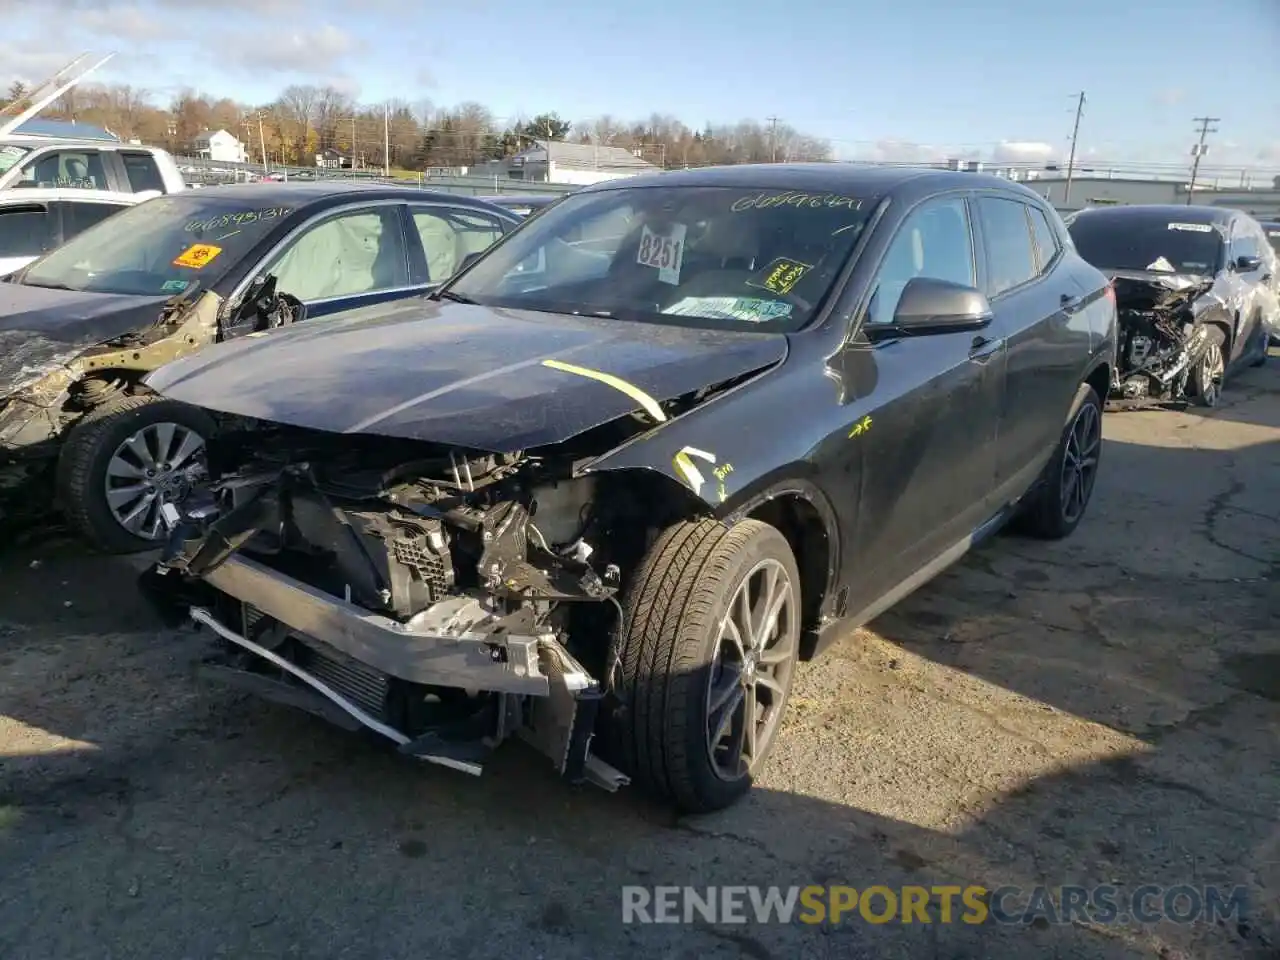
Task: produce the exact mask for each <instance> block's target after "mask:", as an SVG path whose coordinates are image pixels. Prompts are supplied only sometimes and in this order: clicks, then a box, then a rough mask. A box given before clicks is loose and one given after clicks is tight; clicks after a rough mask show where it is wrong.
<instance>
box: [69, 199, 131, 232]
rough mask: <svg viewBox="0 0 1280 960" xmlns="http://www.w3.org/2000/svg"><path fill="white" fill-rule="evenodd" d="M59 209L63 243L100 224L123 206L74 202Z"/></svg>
mask: <svg viewBox="0 0 1280 960" xmlns="http://www.w3.org/2000/svg"><path fill="white" fill-rule="evenodd" d="M61 207H62V239H63V242H66V241H67V240H70V239H71V238H72V237H74V236H75V235H76V234H78V233H84V231H86V230H88V229H89V228H90V227H92V226H93V225H94V224H98V223H101V222H102V221H103V220H105V219H107V217H109V216H111V215H112V214H115V213H119V212H120V211H121V210H123V209H124V206H123V205H122V204H119V203H89V202H80V201H74V200H73V201H71V202H69V203H64V204H61Z"/></svg>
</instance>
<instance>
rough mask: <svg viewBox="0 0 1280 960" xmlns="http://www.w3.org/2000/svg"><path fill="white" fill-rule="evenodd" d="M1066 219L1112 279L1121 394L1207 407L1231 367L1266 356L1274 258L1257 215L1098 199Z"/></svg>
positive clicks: (1116, 392)
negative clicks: (1117, 318) (1108, 202)
mask: <svg viewBox="0 0 1280 960" xmlns="http://www.w3.org/2000/svg"><path fill="white" fill-rule="evenodd" d="M1069 229H1070V232H1071V238H1072V240H1073V241H1074V243H1075V245H1076V249H1077V250H1078V251H1079V253H1080V255H1081V256H1082V257H1084V258H1085V259H1086V260H1088V261H1089V262H1090V263H1092V264H1093V265H1094V266H1096V267H1098V268H1099V269H1100V270H1102V271H1103V272H1104V273H1105V274H1107V275H1108V276H1109V277H1111V278H1112V282H1113V284H1114V287H1115V296H1116V304H1117V307H1118V309H1119V315H1120V343H1119V354H1118V361H1119V362H1118V363H1117V364H1116V381H1115V383H1114V384H1113V389H1112V396H1113V398H1114V399H1115V400H1117V401H1120V402H1122V403H1135V402H1136V403H1147V402H1152V401H1156V402H1164V401H1171V400H1184V399H1189V400H1192V401H1193V402H1195V403H1198V404H1201V405H1203V406H1208V407H1211V406H1214V405H1215V404H1217V402H1218V398H1219V397H1220V396H1221V394H1222V385H1223V382H1224V380H1225V379H1226V377H1227V376H1228V375H1229V374H1230V373H1231V372H1232V371H1233V370H1234V369H1236V368H1237V367H1239V366H1242V365H1244V364H1252V365H1254V366H1258V365H1261V364H1263V363H1265V362H1266V358H1267V348H1268V346H1269V331H1270V329H1271V328H1272V324H1273V323H1274V322H1275V316H1274V314H1275V312H1276V299H1275V296H1274V293H1273V291H1272V289H1271V283H1272V280H1273V277H1272V271H1273V269H1274V268H1273V267H1272V265H1271V264H1272V262H1273V258H1272V257H1271V256H1270V255H1269V248H1268V247H1267V240H1266V236H1265V234H1264V232H1263V230H1262V227H1261V226H1260V225H1259V224H1258V222H1257V221H1256V220H1254V219H1253V218H1252V217H1250V216H1248V215H1247V214H1245V213H1243V212H1241V211H1238V210H1229V209H1225V208H1223V207H1197V206H1159V205H1151V206H1145V205H1144V206H1131V207H1129V206H1121V207H1097V208H1092V209H1087V210H1082V211H1080V212H1079V213H1077V214H1074V215H1073V216H1072V217H1071V219H1070V221H1069Z"/></svg>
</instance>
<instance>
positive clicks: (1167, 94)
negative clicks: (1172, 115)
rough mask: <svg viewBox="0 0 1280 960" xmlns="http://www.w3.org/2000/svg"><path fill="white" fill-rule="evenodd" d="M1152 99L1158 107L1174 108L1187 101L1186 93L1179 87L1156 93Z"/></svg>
mask: <svg viewBox="0 0 1280 960" xmlns="http://www.w3.org/2000/svg"><path fill="white" fill-rule="evenodd" d="M1154 99H1155V102H1156V104H1157V105H1158V106H1161V107H1176V106H1178V104H1180V103H1182V101H1184V100H1186V99H1187V91H1185V90H1183V89H1182V88H1181V87H1170V88H1169V89H1168V90H1158V91H1156V95H1155V97H1154Z"/></svg>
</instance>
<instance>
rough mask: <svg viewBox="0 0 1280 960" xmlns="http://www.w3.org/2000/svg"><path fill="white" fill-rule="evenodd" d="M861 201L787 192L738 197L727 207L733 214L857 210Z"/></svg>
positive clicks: (838, 196) (829, 195) (850, 198)
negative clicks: (777, 209) (789, 209)
mask: <svg viewBox="0 0 1280 960" xmlns="http://www.w3.org/2000/svg"><path fill="white" fill-rule="evenodd" d="M861 206H862V201H861V200H859V199H858V198H857V197H842V196H840V195H838V194H835V193H800V192H798V191H796V190H787V191H785V192H783V193H758V194H754V195H752V196H749V197H739V198H738V199H737V200H735V201H733V204H732V205H731V206H730V207H729V209H730V210H732V211H733V212H734V213H742V212H743V211H744V210H771V209H773V208H774V207H797V208H799V209H803V210H820V209H827V208H843V209H845V210H857V209H859V208H861Z"/></svg>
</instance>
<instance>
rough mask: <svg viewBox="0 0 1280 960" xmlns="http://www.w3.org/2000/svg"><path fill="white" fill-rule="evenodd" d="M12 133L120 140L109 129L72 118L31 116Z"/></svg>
mask: <svg viewBox="0 0 1280 960" xmlns="http://www.w3.org/2000/svg"><path fill="white" fill-rule="evenodd" d="M13 133H14V134H17V135H20V136H24V137H48V138H49V139H50V140H109V141H113V142H118V141H119V140H120V138H119V137H117V136H116V135H115V134H114V133H112V132H111V131H110V130H106V129H103V128H102V127H95V126H93V125H92V124H89V123H77V122H76V121H74V120H41V119H39V118H36V117H33V118H32V119H30V120H27V121H26V122H24V123H20V124H18V127H17V129H16V130H14V131H13Z"/></svg>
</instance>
